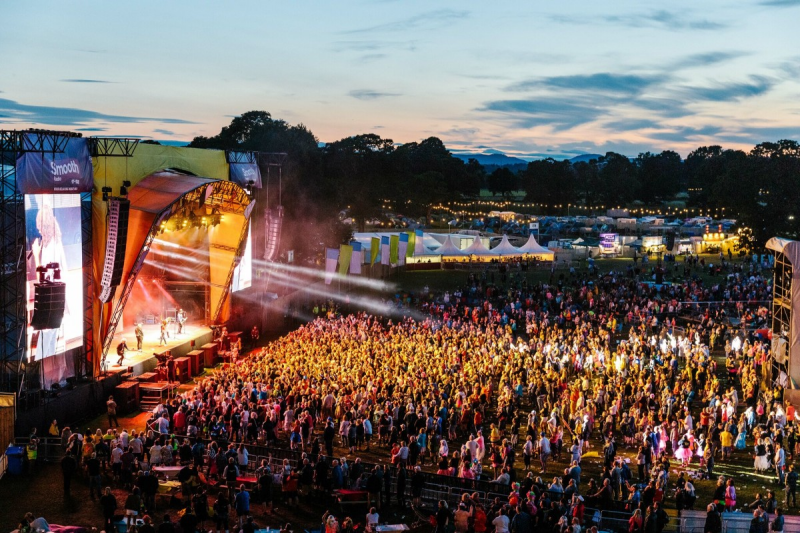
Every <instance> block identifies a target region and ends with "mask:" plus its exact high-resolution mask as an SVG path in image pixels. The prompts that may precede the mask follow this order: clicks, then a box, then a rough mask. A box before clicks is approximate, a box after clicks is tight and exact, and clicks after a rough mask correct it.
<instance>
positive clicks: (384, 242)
mask: <svg viewBox="0 0 800 533" xmlns="http://www.w3.org/2000/svg"><path fill="white" fill-rule="evenodd" d="M389 253H390V252H389V236H388V235H385V236H383V237H381V264H382V265H388V264H389Z"/></svg>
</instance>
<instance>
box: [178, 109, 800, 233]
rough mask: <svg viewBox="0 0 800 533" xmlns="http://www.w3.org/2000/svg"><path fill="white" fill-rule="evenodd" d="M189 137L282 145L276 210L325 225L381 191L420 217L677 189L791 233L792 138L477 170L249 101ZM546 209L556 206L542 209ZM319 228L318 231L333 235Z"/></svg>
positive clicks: (795, 168)
mask: <svg viewBox="0 0 800 533" xmlns="http://www.w3.org/2000/svg"><path fill="white" fill-rule="evenodd" d="M190 146H192V147H198V148H217V149H229V150H255V151H262V152H286V153H288V154H289V157H288V160H287V162H286V164H285V165H284V168H283V174H282V176H283V204H284V205H285V206H286V212H287V217H290V218H292V217H294V218H304V219H309V218H310V219H313V220H315V221H317V222H318V223H319V225H320V226H321V227H323V228H326V229H327V230H330V229H331V228H334V227H335V226H336V225H335V224H334V223H333V220H335V217H337V216H338V213H339V212H340V211H341V210H344V209H347V210H348V213H349V216H351V217H352V218H353V219H354V221H355V222H356V226H357V227H358V229H363V228H364V226H365V223H366V221H367V220H369V219H371V218H373V217H377V216H380V214H381V212H382V210H383V206H384V205H385V202H386V201H387V200H388V201H390V202H391V204H392V205H393V207H394V209H395V210H396V211H397V212H399V213H402V214H403V215H405V216H409V217H421V216H426V217H429V216H430V214H431V211H432V209H433V207H434V206H435V205H437V204H439V203H441V202H447V201H451V200H461V199H469V198H474V197H477V196H478V195H479V193H480V190H481V189H488V190H489V191H491V192H492V193H494V194H496V195H508V194H509V193H511V192H512V191H518V190H522V191H524V192H525V201H526V202H535V203H540V204H544V205H549V206H557V205H561V206H567V205H569V204H572V205H588V206H593V205H605V206H618V205H619V206H629V205H631V204H633V203H637V204H644V205H646V206H659V205H663V203H664V202H668V201H673V200H675V199H676V196H678V195H681V197H682V198H683V199H684V200H685V202H686V203H687V205H688V206H692V207H700V208H719V207H725V208H726V210H730V211H729V212H730V213H731V214H732V215H731V216H736V217H738V218H739V219H740V220H741V222H742V224H744V225H747V226H749V227H751V228H753V232H754V234H755V237H756V239H757V241H758V242H764V241H765V240H766V239H767V238H769V237H771V236H773V235H783V236H787V237H797V235H798V230H800V227H799V226H798V224H800V212H798V211H800V209H798V207H800V145H798V143H797V142H796V141H790V140H781V141H778V142H764V143H761V144H759V145H757V146H755V147H754V148H753V149H752V150H751V151H750V152H744V151H742V150H731V149H724V148H722V147H720V146H703V147H699V148H697V149H696V150H694V151H692V152H691V153H690V154H689V155H688V156H687V157H686V159H681V157H680V155H679V154H678V153H676V152H674V151H671V150H665V151H663V152H661V153H650V152H646V153H642V154H639V155H638V156H637V157H636V158H629V157H627V156H625V155H622V154H618V153H614V152H608V153H606V154H605V155H604V156H600V157H598V158H597V159H593V160H591V161H579V162H575V163H571V162H570V161H556V160H554V159H542V160H537V161H531V162H530V163H528V165H527V167H526V168H524V169H523V170H521V171H517V172H514V171H512V170H511V169H509V168H503V167H501V168H497V169H495V170H494V171H493V172H491V173H487V172H486V170H485V169H484V167H483V166H482V165H481V164H480V163H478V162H477V161H475V160H474V159H472V160H469V161H467V162H464V161H463V160H461V159H459V158H457V157H455V156H453V155H452V154H451V153H450V151H449V150H448V149H447V147H446V146H445V145H444V143H443V142H442V141H441V140H440V139H438V138H436V137H429V138H427V139H424V140H422V141H420V142H411V143H405V144H396V143H394V142H393V141H392V140H391V139H386V138H382V137H380V136H379V135H376V134H371V133H369V134H361V135H355V136H352V137H346V138H344V139H341V140H338V141H335V142H331V143H327V144H324V145H322V144H320V143H319V140H318V139H317V138H316V137H315V136H314V134H313V133H312V132H311V131H310V130H309V129H308V128H307V127H305V126H304V125H302V124H298V125H291V124H288V123H287V122H285V121H283V120H279V119H274V118H272V116H271V115H270V114H269V113H267V112H265V111H249V112H247V113H244V114H243V115H241V116H238V117H235V118H234V119H233V120H232V121H231V123H230V125H228V126H225V127H223V128H222V130H221V131H220V133H219V134H218V135H215V136H213V137H197V138H195V139H194V140H193V141H192V142H191V144H190ZM681 193H683V194H681ZM543 214H546V213H543ZM550 214H561V213H556V211H554V208H553V207H551V208H550ZM287 222H288V221H287ZM328 233H329V235H323V236H321V237H320V239H322V240H324V241H327V240H336V238H339V237H340V236H338V237H337V233H336V232H335V231H334V232H333V233H331V231H328Z"/></svg>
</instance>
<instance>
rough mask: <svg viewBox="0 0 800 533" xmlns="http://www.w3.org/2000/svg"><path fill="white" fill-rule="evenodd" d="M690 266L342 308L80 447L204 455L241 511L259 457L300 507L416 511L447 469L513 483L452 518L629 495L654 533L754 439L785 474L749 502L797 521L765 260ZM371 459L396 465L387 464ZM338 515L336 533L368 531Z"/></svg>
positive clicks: (733, 500) (566, 511)
mask: <svg viewBox="0 0 800 533" xmlns="http://www.w3.org/2000/svg"><path fill="white" fill-rule="evenodd" d="M684 268H685V269H686V274H687V276H686V277H685V278H684V280H683V281H679V282H675V283H672V284H668V285H665V286H660V285H659V286H657V285H655V284H647V283H642V282H641V279H642V277H643V276H646V274H647V272H643V271H642V270H641V267H639V266H638V265H637V266H631V267H630V268H629V269H628V270H627V271H626V272H618V273H614V272H612V273H608V274H604V275H593V273H585V272H584V273H578V272H569V273H564V274H560V275H557V274H556V272H553V274H552V276H551V280H550V282H549V283H540V284H536V285H528V284H527V283H526V281H525V277H524V276H523V275H520V274H517V275H515V272H513V270H512V271H511V272H503V273H502V279H500V280H497V281H499V283H493V280H492V279H491V277H492V276H493V274H491V273H488V272H487V273H483V274H478V275H471V276H470V280H469V284H468V286H466V287H464V288H463V289H462V290H458V291H454V292H453V293H452V294H451V293H444V294H436V295H427V294H426V295H423V296H422V297H419V296H416V297H414V298H409V299H408V301H407V304H408V305H411V306H413V307H414V308H415V309H416V311H417V313H422V314H423V318H419V317H418V318H416V319H412V318H405V319H397V320H387V319H384V318H381V317H376V316H370V315H367V314H351V315H346V316H341V315H338V314H337V313H335V312H334V311H333V310H332V306H330V305H328V306H327V310H326V311H325V312H324V313H322V314H324V315H325V316H324V317H322V318H318V319H316V320H314V321H312V322H310V323H308V324H306V325H303V326H301V327H299V328H298V329H297V330H295V331H293V332H291V333H290V334H288V335H286V336H284V337H282V338H281V339H279V340H277V341H275V342H272V343H270V344H268V345H267V346H265V347H264V348H263V349H261V350H259V351H258V352H255V353H253V354H252V355H251V356H250V357H247V358H242V359H239V360H238V361H236V363H235V364H230V365H223V367H221V368H220V369H219V370H217V371H215V372H214V373H213V375H212V377H211V378H209V379H206V380H204V381H203V382H202V383H200V384H199V385H198V386H197V387H196V388H194V389H193V390H191V391H189V392H186V393H183V394H180V395H179V396H178V397H177V398H175V399H174V400H173V401H171V402H169V403H168V404H164V405H160V406H158V407H157V408H156V409H155V410H154V413H153V417H152V420H151V421H150V423H149V427H148V430H147V431H145V432H142V434H141V435H135V434H134V435H128V434H118V435H117V434H115V433H114V432H110V433H107V434H106V435H103V434H102V432H100V433H99V434H96V435H94V436H93V437H92V438H91V440H89V439H88V438H87V437H84V438H83V440H84V444H85V443H86V442H95V440H97V441H98V442H100V443H105V445H106V446H108V447H109V448H110V450H111V451H110V453H109V452H107V450H105V449H103V450H98V449H97V446H96V445H95V446H94V447H93V448H92V447H91V446H88V445H85V446H84V447H85V449H83V450H82V451H81V452H74V453H81V454H82V455H83V457H84V459H85V458H86V457H87V456H88V457H91V456H92V454H95V453H98V452H100V453H101V455H102V457H103V458H107V459H108V460H110V461H111V462H112V468H114V469H119V473H118V474H119V477H120V481H121V482H122V483H125V484H128V485H129V486H131V487H134V486H136V487H137V490H138V489H140V488H141V484H140V483H138V480H139V479H140V478H141V477H146V476H147V474H146V473H142V474H139V473H138V472H137V471H138V470H141V471H143V472H145V471H146V470H147V468H148V467H149V466H152V465H157V464H161V465H163V464H180V465H185V466H186V468H187V469H189V472H188V473H187V474H185V475H184V476H183V477H182V479H181V483H182V484H184V485H185V488H187V489H188V490H187V492H188V493H189V494H192V493H195V494H203V495H205V493H203V492H202V490H203V487H204V486H205V485H204V484H203V483H202V482H203V481H207V480H205V479H203V478H204V476H205V477H207V478H208V480H213V479H219V480H221V481H223V482H226V485H227V487H228V491H227V492H226V491H220V496H219V498H218V499H217V500H216V501H217V503H219V502H220V500H221V501H222V503H221V504H220V505H221V506H223V507H225V506H226V505H230V504H231V502H234V504H235V505H238V504H237V503H236V502H239V500H240V499H242V498H244V497H243V496H240V493H242V492H246V491H244V490H239V491H237V490H236V486H235V485H236V478H237V475H238V474H239V473H240V472H241V471H248V472H251V473H253V474H254V475H255V476H256V478H257V480H258V482H257V488H258V490H257V494H258V495H259V496H258V498H259V499H260V501H263V502H264V504H265V506H266V509H269V507H270V504H271V501H272V491H273V490H274V489H273V486H274V485H275V483H277V484H279V485H280V490H281V492H282V493H283V496H284V499H285V500H286V501H287V502H288V503H289V504H290V505H293V504H296V503H297V498H298V495H303V494H309V493H314V492H316V493H319V494H328V493H330V491H331V490H337V489H342V488H353V489H359V490H363V491H365V492H367V493H368V494H369V496H370V504H371V505H374V506H375V512H377V510H379V509H380V505H381V503H383V504H384V505H385V504H386V502H387V501H390V500H391V496H392V494H391V490H392V489H391V487H392V486H395V487H397V488H396V494H395V498H396V499H397V501H398V502H399V503H400V504H404V503H405V502H404V499H405V489H406V487H407V486H408V487H410V488H411V493H412V502H411V503H414V504H419V503H420V496H421V493H422V489H423V485H424V483H425V478H424V477H423V476H422V474H421V472H422V468H424V467H426V466H427V468H428V470H429V471H435V472H436V473H437V474H439V475H441V476H448V477H454V478H463V479H467V480H471V479H478V480H487V481H491V482H492V486H493V487H494V489H493V492H494V493H496V494H501V495H503V497H502V498H495V499H494V501H481V500H480V498H477V497H470V496H469V495H465V496H464V499H463V501H461V503H460V504H459V506H458V508H456V509H454V510H448V509H446V505H440V508H439V509H438V510H436V512H435V514H434V520H435V521H437V529H438V530H440V531H445V527H453V526H454V527H455V530H456V531H463V532H467V531H475V532H477V533H483V532H484V531H488V530H490V529H492V528H494V531H495V532H496V533H506V531H508V528H509V527H511V529H512V530H514V531H519V532H524V531H528V530H534V529H537V530H545V529H546V530H549V531H559V532H565V531H570V532H571V531H579V530H580V526H581V525H583V524H584V523H588V522H589V521H590V520H588V519H587V518H588V517H586V516H585V515H584V513H585V512H586V509H619V510H622V511H627V512H629V513H631V514H630V528H629V531H630V532H631V533H637V532H647V533H651V532H660V531H661V530H663V528H664V526H665V525H666V523H667V520H668V518H667V514H666V513H665V511H664V509H663V505H664V504H665V503H666V502H667V501H668V500H669V501H670V502H671V504H674V506H676V507H677V508H678V509H679V510H681V509H693V508H694V507H695V502H696V499H697V496H696V493H695V487H694V484H693V481H695V480H697V479H702V478H706V479H712V478H713V476H714V466H715V463H716V462H717V461H730V460H732V459H733V458H734V457H735V456H737V455H739V456H741V455H744V454H745V453H746V452H744V451H743V450H745V449H748V448H749V449H751V450H753V453H752V455H753V456H754V457H755V461H754V469H755V470H756V471H759V472H772V473H773V474H774V478H775V485H774V487H773V488H774V489H775V490H773V491H771V493H767V494H765V495H763V496H762V495H759V496H758V498H757V500H756V501H755V502H753V504H751V505H749V507H752V508H753V510H754V511H755V512H756V514H758V517H763V518H759V522H758V523H759V524H760V523H761V522H763V521H764V520H767V518H766V517H771V518H772V519H775V518H776V517H777V508H778V504H779V502H778V501H777V499H776V496H775V494H776V491H777V493H780V494H781V495H782V496H784V498H782V500H788V504H790V505H794V503H795V502H794V493H795V489H796V484H797V474H796V473H795V472H794V471H793V468H791V466H790V463H791V460H792V459H793V458H794V456H795V455H796V454H797V453H798V452H800V450H798V449H797V448H798V446H800V439H798V431H797V422H796V416H795V413H794V411H793V410H792V409H791V408H789V409H784V407H783V405H782V403H781V400H782V398H781V392H780V390H781V387H779V386H773V383H772V382H771V381H770V380H765V376H766V375H767V369H768V367H769V366H770V343H769V341H768V340H767V339H766V338H763V337H762V336H761V334H760V333H759V332H758V328H761V327H763V326H764V325H765V324H767V321H768V318H769V315H768V311H767V309H766V307H764V301H765V300H768V299H769V297H770V294H771V286H770V280H769V279H768V278H767V277H765V276H763V275H762V274H761V269H760V268H759V267H758V266H757V265H752V264H744V265H742V264H728V265H726V268H724V269H721V271H720V273H719V274H720V279H719V280H718V281H715V282H714V283H712V284H708V283H705V284H704V283H702V282H701V281H700V280H699V279H697V278H693V277H691V272H692V268H697V267H696V265H689V266H688V267H684ZM323 307H324V306H323ZM715 349H716V350H717V353H720V352H724V359H725V363H724V364H725V367H726V370H727V375H726V374H725V372H721V370H722V369H719V368H717V367H718V362H717V360H716V359H715V358H714V357H713V356H712V352H714V350H715ZM198 437H207V438H209V439H211V440H212V442H211V443H210V444H209V445H208V446H207V447H206V445H205V444H203V442H202V441H201V440H200V439H198ZM106 441H110V442H106ZM137 441H138V444H137ZM235 443H238V444H235ZM254 444H264V445H277V444H279V445H281V446H288V447H290V448H292V449H294V450H297V451H298V452H302V454H303V455H302V460H301V461H300V462H299V463H298V464H297V465H296V466H295V467H292V466H291V465H290V464H289V463H288V462H287V461H284V463H283V464H279V463H278V462H273V461H269V462H268V463H265V464H262V465H258V467H257V468H254V467H253V466H252V464H251V461H250V460H249V458H248V450H247V445H254ZM70 446H72V445H70ZM335 448H339V450H338V451H339V452H340V453H341V454H342V455H344V457H342V458H341V459H339V458H336V457H335V451H337V450H336V449H335ZM362 451H363V452H364V453H366V452H369V451H371V452H372V453H377V454H379V455H381V456H383V457H384V458H385V459H386V463H387V464H386V466H376V467H372V466H370V467H368V468H367V467H365V465H364V463H362V461H361V459H360V458H359V457H358V455H359V452H362ZM590 451H595V452H597V454H598V455H599V456H600V457H601V458H602V463H603V467H602V472H601V474H600V475H599V476H598V477H595V478H592V479H588V480H587V479H585V478H586V476H582V475H581V473H582V466H581V465H582V462H583V460H584V457H585V456H586V454H587V453H588V452H590ZM127 454H130V458H129V459H128V460H127V461H126V460H125V459H123V457H125V456H126V455H127ZM126 463H129V464H126ZM117 464H119V465H120V466H115V465H117ZM678 465H680V466H682V467H684V468H682V469H681V473H680V474H679V475H678V476H675V474H674V470H672V469H671V468H674V467H676V466H678ZM125 471H130V475H128V474H126V473H125ZM115 475H117V470H115ZM137 476H138V477H137ZM198 480H199V481H198ZM393 481H394V485H393V484H392V482H393ZM193 484H196V485H195V486H194V488H193ZM97 489H98V493H99V486H98V487H97ZM779 489H780V490H779ZM770 494H771V495H770ZM702 503H703V505H704V506H705V504H707V503H709V502H702ZM214 505H217V504H214ZM201 507H202V506H201ZM743 507H746V505H745V503H744V502H743V501H742V498H737V495H736V487H735V483H734V480H733V479H732V478H724V477H721V478H719V480H718V485H717V490H716V491H715V494H714V498H713V502H711V505H710V507H709V508H708V511H709V520H710V523H711V525H712V526H713V527H712V530H711V533H716V532H717V531H719V529H718V528H716V526H714V523H715V520H717V519H718V513H719V512H720V511H722V510H724V509H728V510H732V509H736V508H743ZM247 508H248V510H249V501H248V502H247ZM203 513H204V511H203V510H202V509H201V508H200V507H199V508H198V511H197V514H199V515H201V516H200V518H202V517H203V516H202V515H203ZM759 513H760V514H759ZM236 514H237V515H238V516H240V517H241V516H245V515H246V514H247V513H246V512H244V509H243V508H237V509H236ZM225 516H227V514H225ZM715 517H716V518H715ZM758 517H754V520H755V518H758ZM324 520H325V523H326V529H330V528H334V529H335V530H336V531H348V527H350V528H352V527H353V525H352V521H351V522H350V525H349V526H347V525H345V524H344V522H343V523H342V524H340V523H339V522H338V521H337V520H336V518H335V517H333V515H327V516H326V517H325V519H324ZM334 524H335V526H334ZM511 524H514V525H513V526H512V525H511ZM225 525H226V524H222V526H225ZM575 525H577V529H575V527H574V526H575ZM218 528H219V526H218ZM222 529H225V528H224V527H222ZM328 533H334V532H333V531H328Z"/></svg>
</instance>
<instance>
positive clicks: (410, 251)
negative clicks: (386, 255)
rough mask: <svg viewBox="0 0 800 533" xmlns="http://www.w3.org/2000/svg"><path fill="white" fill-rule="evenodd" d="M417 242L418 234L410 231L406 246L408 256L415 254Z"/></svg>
mask: <svg viewBox="0 0 800 533" xmlns="http://www.w3.org/2000/svg"><path fill="white" fill-rule="evenodd" d="M416 242H417V234H416V233H415V232H413V231H409V232H408V245H407V246H406V257H413V256H414V246H415V245H416Z"/></svg>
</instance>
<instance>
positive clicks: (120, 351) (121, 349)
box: [117, 339, 128, 366]
mask: <svg viewBox="0 0 800 533" xmlns="http://www.w3.org/2000/svg"><path fill="white" fill-rule="evenodd" d="M127 350H128V343H127V342H125V339H122V341H120V343H119V344H117V355H118V356H119V361H117V366H122V360H123V359H125V352H126V351H127Z"/></svg>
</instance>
